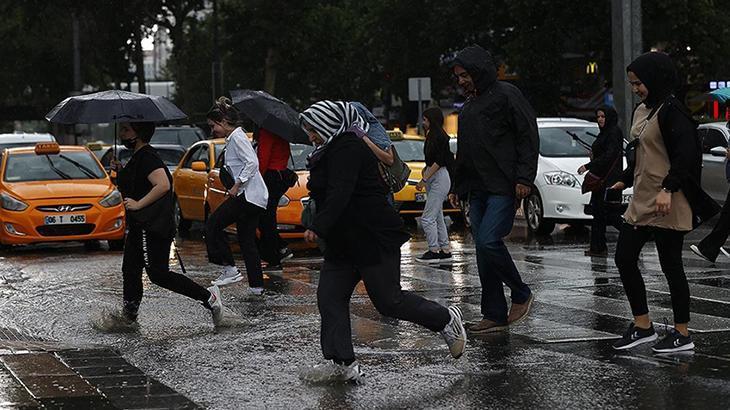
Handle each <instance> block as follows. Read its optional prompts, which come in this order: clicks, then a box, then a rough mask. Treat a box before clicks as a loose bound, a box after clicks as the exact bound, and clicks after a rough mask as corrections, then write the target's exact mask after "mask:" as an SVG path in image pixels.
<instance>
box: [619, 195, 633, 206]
mask: <svg viewBox="0 0 730 410" xmlns="http://www.w3.org/2000/svg"><path fill="white" fill-rule="evenodd" d="M633 197H634V196H633V195H631V194H624V195H623V196H622V198H621V203H624V204H628V203H629V202H631V198H633Z"/></svg>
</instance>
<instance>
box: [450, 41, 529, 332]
mask: <svg viewBox="0 0 730 410" xmlns="http://www.w3.org/2000/svg"><path fill="white" fill-rule="evenodd" d="M453 72H454V76H455V77H456V79H457V81H458V83H459V86H461V88H462V89H463V90H464V93H465V94H466V102H464V106H463V107H462V109H461V112H460V113H459V131H458V138H457V144H458V145H457V150H456V163H455V166H454V186H453V194H449V198H450V200H451V204H452V205H453V206H454V207H458V206H459V202H460V201H468V202H469V218H470V222H471V230H472V235H473V237H474V243H475V245H476V253H477V267H478V269H479V279H480V281H481V284H482V310H481V311H482V316H483V319H482V320H481V321H479V322H478V323H475V324H472V325H470V326H469V331H470V332H472V333H475V334H480V333H488V332H495V331H499V330H504V329H506V328H507V326H508V325H509V324H512V323H516V322H518V321H520V320H521V319H523V318H524V317H525V316H527V314H528V312H529V311H530V306H531V305H532V301H533V294H532V292H531V290H530V288H529V287H528V286H527V285H526V284H525V283H524V282H523V281H522V278H521V277H520V273H519V272H518V271H517V267H516V266H515V264H514V261H513V260H512V257H511V256H510V254H509V251H508V250H507V247H506V246H505V244H504V241H503V238H504V237H505V236H507V235H508V234H509V233H510V231H511V230H512V224H513V223H514V218H515V210H516V207H517V205H518V204H519V201H521V200H522V199H523V198H525V197H526V196H527V195H528V194H529V193H530V189H531V187H532V184H533V181H534V180H535V174H536V173H537V156H538V148H539V140H538V135H537V119H536V118H535V113H534V111H533V110H532V107H531V106H530V103H529V102H527V100H526V99H525V97H524V96H523V95H522V93H521V92H520V90H519V89H517V87H515V86H513V85H512V84H509V83H506V82H503V81H498V80H497V66H496V65H495V62H494V59H493V58H492V56H491V54H489V52H487V51H486V50H484V49H483V48H481V47H479V46H471V47H467V48H465V49H464V50H462V51H461V52H459V54H458V55H457V56H456V58H455V60H454V62H453ZM502 284H505V285H507V286H508V287H509V288H510V291H511V292H512V295H511V296H512V306H511V307H510V309H509V313H508V310H507V301H506V299H505V297H504V290H503V287H502Z"/></svg>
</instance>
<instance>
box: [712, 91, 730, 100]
mask: <svg viewBox="0 0 730 410" xmlns="http://www.w3.org/2000/svg"><path fill="white" fill-rule="evenodd" d="M710 96H711V97H712V98H714V99H715V100H718V101H720V102H721V103H727V102H728V100H730V87H725V88H718V89H717V90H713V91H712V92H711V93H710Z"/></svg>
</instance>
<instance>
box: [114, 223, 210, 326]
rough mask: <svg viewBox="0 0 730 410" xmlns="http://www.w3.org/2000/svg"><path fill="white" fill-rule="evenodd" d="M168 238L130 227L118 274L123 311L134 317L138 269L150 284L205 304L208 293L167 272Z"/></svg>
mask: <svg viewBox="0 0 730 410" xmlns="http://www.w3.org/2000/svg"><path fill="white" fill-rule="evenodd" d="M171 244H172V238H170V239H168V238H165V237H160V236H157V235H154V234H152V233H149V232H144V231H142V229H140V228H135V227H131V228H130V229H129V232H128V233H127V238H126V240H125V242H124V259H123V261H122V274H123V277H124V291H123V297H124V308H125V310H127V312H128V313H129V314H131V315H133V316H136V315H137V310H138V309H139V304H140V302H141V301H142V269H143V268H144V269H145V270H146V271H147V276H149V278H150V280H151V281H152V283H154V284H155V285H157V286H161V287H163V288H165V289H168V290H171V291H173V292H175V293H179V294H181V295H185V296H187V297H189V298H192V299H195V300H199V301H201V302H203V303H204V304H206V303H207V302H208V299H209V298H210V292H208V290H207V289H205V288H204V287H202V286H200V285H198V284H197V283H195V282H193V281H192V280H191V279H190V278H188V277H187V276H184V275H181V274H179V273H175V272H172V271H170V245H171Z"/></svg>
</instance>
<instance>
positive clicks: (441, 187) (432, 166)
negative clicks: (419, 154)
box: [416, 107, 454, 264]
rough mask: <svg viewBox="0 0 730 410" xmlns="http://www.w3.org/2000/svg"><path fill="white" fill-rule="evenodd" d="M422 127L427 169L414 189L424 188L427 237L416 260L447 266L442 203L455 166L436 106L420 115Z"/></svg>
mask: <svg viewBox="0 0 730 410" xmlns="http://www.w3.org/2000/svg"><path fill="white" fill-rule="evenodd" d="M423 126H424V129H425V130H426V142H425V143H424V144H423V154H424V158H425V161H426V168H425V169H424V170H423V173H422V178H421V180H420V181H419V182H418V184H417V185H416V189H418V190H422V189H424V188H425V189H426V204H425V206H424V209H423V215H422V216H421V225H422V226H423V232H424V233H425V234H426V242H427V243H428V251H426V253H424V254H423V255H421V256H420V257H417V258H416V261H418V262H421V263H429V264H439V263H449V262H451V261H452V259H451V246H450V245H449V231H448V230H447V228H446V221H445V220H444V201H446V199H447V197H448V195H449V191H450V190H451V178H450V176H449V169H450V168H451V167H453V164H454V154H453V153H452V152H451V149H450V148H449V139H450V137H449V135H448V134H446V131H444V128H443V126H444V114H443V113H442V112H441V108H439V107H431V108H429V109H427V110H426V111H424V112H423Z"/></svg>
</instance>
